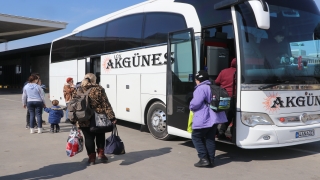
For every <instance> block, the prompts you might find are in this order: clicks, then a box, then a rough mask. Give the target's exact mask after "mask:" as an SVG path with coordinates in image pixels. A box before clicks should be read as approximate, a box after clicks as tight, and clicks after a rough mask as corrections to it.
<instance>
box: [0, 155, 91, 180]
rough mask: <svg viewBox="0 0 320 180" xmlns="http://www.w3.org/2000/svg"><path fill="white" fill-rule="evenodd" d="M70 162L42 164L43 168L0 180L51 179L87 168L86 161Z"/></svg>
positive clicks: (3, 177)
mask: <svg viewBox="0 0 320 180" xmlns="http://www.w3.org/2000/svg"><path fill="white" fill-rule="evenodd" d="M84 161H85V160H83V161H82V162H72V163H63V164H52V165H49V166H44V167H43V168H40V169H37V170H33V171H28V172H23V173H19V174H13V175H7V176H2V177H1V178H0V179H1V180H12V179H53V178H57V177H61V176H64V175H67V174H71V173H74V172H77V171H81V170H84V169H86V168H87V164H86V162H84Z"/></svg>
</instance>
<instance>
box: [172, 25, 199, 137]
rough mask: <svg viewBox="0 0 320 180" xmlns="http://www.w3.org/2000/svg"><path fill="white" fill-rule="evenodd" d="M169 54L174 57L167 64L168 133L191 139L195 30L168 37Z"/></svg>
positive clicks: (179, 32) (194, 72) (183, 31)
mask: <svg viewBox="0 0 320 180" xmlns="http://www.w3.org/2000/svg"><path fill="white" fill-rule="evenodd" d="M167 54H171V63H170V60H169V58H168V60H167V103H166V108H167V126H168V129H167V130H168V133H169V134H172V135H177V136H182V137H187V138H190V133H188V132H187V126H188V118H189V103H190V101H191V99H192V96H193V90H194V87H195V80H194V74H196V62H195V59H196V58H195V39H194V31H193V29H192V28H189V29H186V30H182V31H176V32H172V33H169V36H168V49H167ZM168 57H170V56H169V55H168Z"/></svg>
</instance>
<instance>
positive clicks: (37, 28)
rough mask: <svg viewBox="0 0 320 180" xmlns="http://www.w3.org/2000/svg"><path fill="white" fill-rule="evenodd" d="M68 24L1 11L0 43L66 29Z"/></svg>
mask: <svg viewBox="0 0 320 180" xmlns="http://www.w3.org/2000/svg"><path fill="white" fill-rule="evenodd" d="M67 24H68V23H65V22H59V21H50V20H42V19H35V18H28V17H22V16H13V15H8V14H1V13H0V43H4V42H9V41H14V40H18V39H23V38H27V37H32V36H37V35H40V34H45V33H49V32H53V31H57V30H61V29H65V28H66V26H67Z"/></svg>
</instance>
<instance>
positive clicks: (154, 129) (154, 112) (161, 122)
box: [147, 102, 172, 140]
mask: <svg viewBox="0 0 320 180" xmlns="http://www.w3.org/2000/svg"><path fill="white" fill-rule="evenodd" d="M147 125H148V129H149V131H150V133H151V135H152V136H153V137H154V138H156V139H161V140H168V139H170V138H171V137H172V136H171V135H169V134H168V131H167V115H166V107H165V105H164V104H163V103H161V102H155V103H153V104H152V105H151V106H150V108H149V110H148V114H147Z"/></svg>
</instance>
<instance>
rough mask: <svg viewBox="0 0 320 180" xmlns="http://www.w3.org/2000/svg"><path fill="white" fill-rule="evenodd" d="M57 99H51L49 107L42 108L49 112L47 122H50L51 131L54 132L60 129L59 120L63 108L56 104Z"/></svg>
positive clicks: (57, 102)
mask: <svg viewBox="0 0 320 180" xmlns="http://www.w3.org/2000/svg"><path fill="white" fill-rule="evenodd" d="M58 104H59V101H58V100H53V101H52V105H53V106H52V107H51V108H44V111H45V112H47V113H49V119H48V121H49V123H50V124H51V129H50V131H51V133H54V132H56V133H57V132H59V131H60V126H59V123H60V120H61V118H62V117H63V108H61V107H60V106H58ZM54 126H55V127H56V130H55V131H54Z"/></svg>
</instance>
